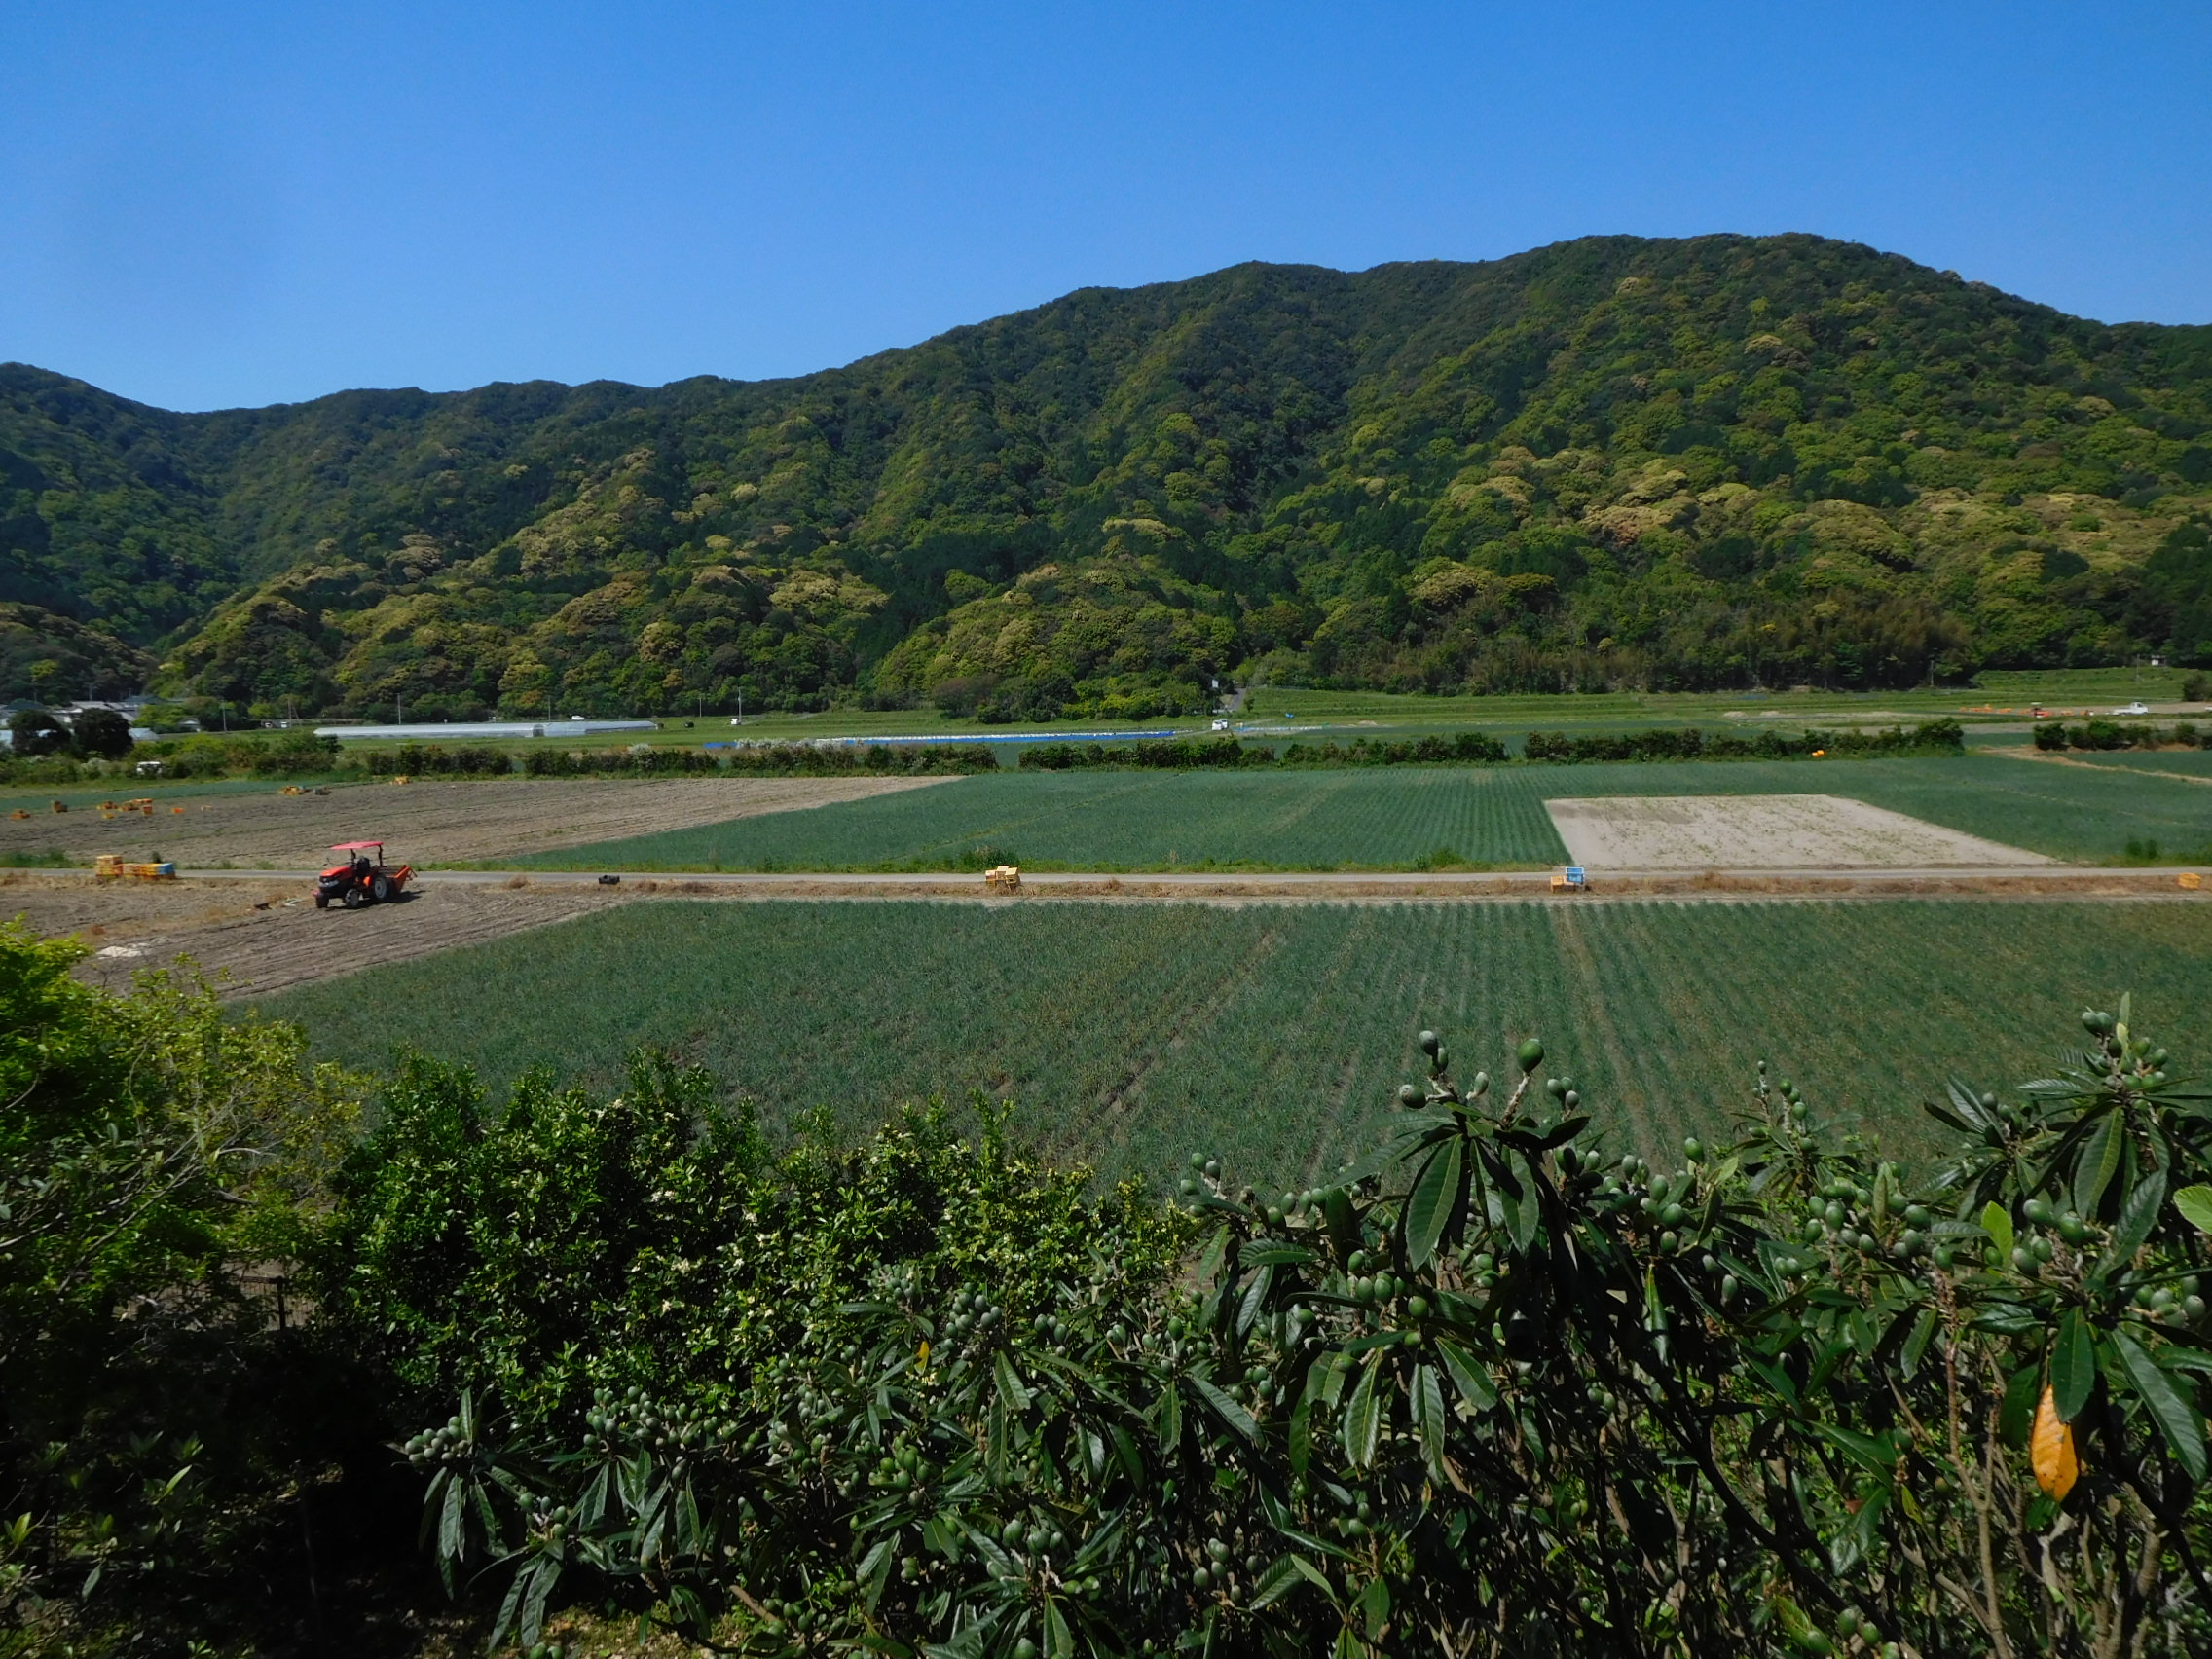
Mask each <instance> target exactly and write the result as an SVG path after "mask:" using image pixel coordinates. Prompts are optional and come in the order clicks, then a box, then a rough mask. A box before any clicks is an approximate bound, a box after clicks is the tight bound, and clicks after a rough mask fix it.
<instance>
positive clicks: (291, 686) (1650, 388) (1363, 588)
mask: <svg viewBox="0 0 2212 1659" xmlns="http://www.w3.org/2000/svg"><path fill="white" fill-rule="evenodd" d="M2207 432H2212V327H2207V326H2199V325H2178V326H2177V325H2161V324H2145V323H2122V324H2110V325H2108V324H2103V323H2096V322H2091V321H2087V320H2085V319H2081V318H2074V317H2069V316H2067V315H2065V314H2064V313H2060V312H2057V311H2056V310H2054V309H2052V308H2050V307H2047V306H2042V305H2039V304H2037V303H2035V302H2032V301H2027V300H2022V299H2019V298H2017V297H2015V296H2011V295H2008V294H2004V293H2002V292H2000V291H1999V290H1997V289H1994V288H1991V287H1988V286H1987V285H1986V284H1976V283H1968V282H1965V281H1964V280H1962V279H1960V278H1959V277H1957V276H1955V275H1954V274H1946V273H1939V272H1934V271H1930V270H1928V269H1927V268H1925V267H1922V266H1918V265H1915V264H1913V263H1912V262H1911V261H1909V260H1907V259H1904V258H1903V257H1902V256H1899V255H1894V254H1883V253H1879V252H1876V251H1875V250H1873V249H1870V248H1865V247H1863V246H1861V245H1860V244H1856V243H1846V242H1836V241H1829V240H1824V239H1820V238H1815V237H1809V236H1802V235H1792V236H1787V237H1772V238H1750V237H1726V236H1719V237H1704V238H1693V239H1682V240H1643V239H1637V238H1621V237H1608V238H1585V239H1579V240H1573V241H1567V242H1561V243H1555V244H1551V245H1549V246H1547V247H1544V248H1537V249H1530V250H1529V251H1527V252H1525V253H1520V254H1515V255H1512V256H1509V257H1508V258H1505V259H1501V260H1494V261H1487V262H1482V263H1479V264H1460V263H1456V262H1449V261H1402V262H1393V263H1391V264H1387V265H1383V266H1377V267H1372V268H1370V269H1369V270H1367V271H1364V272H1353V273H1345V272H1336V271H1331V270H1329V269H1328V268H1325V267H1319V266H1280V265H1270V264H1266V263H1262V262H1246V263H1244V264H1241V265H1236V266H1231V267H1228V268H1226V269H1224V270H1222V271H1218V272H1213V273H1209V274H1207V275H1205V276H1199V277H1195V278H1190V279H1188V280H1185V281H1179V282H1163V283H1152V284H1146V285H1144V286H1142V287H1139V288H1128V289H1115V288H1102V287H1092V288H1085V289H1078V290H1076V291H1074V292H1073V293H1070V294H1068V295H1064V296H1062V297H1061V298H1059V299H1057V300H1053V301H1050V302H1048V303H1046V304H1045V305H1042V306H1038V307H1033V308H1030V309H1028V310H1026V311H1023V312H1017V313H1009V314H1008V315H1006V316H1002V317H996V318H990V319H986V320H985V321H982V322H978V323H971V324H964V325H961V326H960V327H957V328H954V329H950V330H947V331H945V332H944V333H942V334H940V335H938V336H935V337H933V338H932V339H930V340H927V341H924V342H921V343H919V344H918V345H915V346H911V347H900V348H893V349H890V350H884V351H879V352H875V353H871V354H869V355H868V356H866V357H862V358H859V359H856V360H855V361H854V362H852V363H849V364H845V365H842V366H840V367H837V368H831V369H824V370H819V371H816V372H814V373H812V374H808V375H801V376H793V377H785V378H780V379H777V380H771V381H750V382H747V381H730V380H725V379H722V378H719V377H714V376H693V377H687V378H685V379H683V380H679V381H672V382H669V383H666V384H665V385H663V386H661V387H633V386H629V385H627V384H625V383H621V382H613V381H598V382H590V383H585V384H584V385H582V386H575V387H570V386H565V385H562V384H561V383H557V382H546V381H534V382H513V383H494V384H493V385H490V386H487V387H475V388H471V389H469V390H466V391H458V392H424V391H421V390H418V389H413V388H391V389H365V390H351V391H343V392H336V393H332V394H329V395H327V396H325V397H322V398H317V399H313V400H310V401H308V402H305V403H298V404H282V405H272V406H269V407H267V408H263V409H251V410H231V411H214V412H208V413H204V414H176V413H173V412H168V411H163V410H159V409H155V408H152V407H150V406H146V405H141V404H135V403H132V402H130V401H129V400H127V399H122V398H117V397H114V396H112V395H110V394H107V393H104V392H101V391H100V390H99V389H98V388H96V387H90V386H89V385H87V384H86V383H84V382H81V381H73V380H70V379H69V378H68V377H66V376H60V375H56V374H54V373H52V372H51V371H46V370H40V369H34V368H31V367H29V366H27V365H13V364H11V365H5V366H0V602H6V603H7V605H8V612H9V615H10V616H13V617H14V618H15V619H16V623H17V625H16V626H14V627H9V626H5V625H0V685H5V686H6V687H8V692H7V694H9V695H19V694H22V693H23V692H24V691H26V690H29V691H45V692H49V693H53V692H57V691H62V692H66V691H74V692H76V693H77V694H83V693H84V692H85V691H89V690H92V689H96V688H107V687H111V686H112V685H114V684H117V683H121V682H123V681H126V680H129V679H130V678H132V677H133V676H136V675H142V674H144V672H145V667H144V664H145V662H146V660H147V655H146V653H149V652H150V653H152V655H153V656H154V657H155V658H157V659H158V662H159V666H158V667H157V668H156V669H155V671H154V674H153V679H154V682H155V683H156V684H157V685H159V686H161V687H162V688H164V689H167V690H171V691H174V692H177V693H181V694H186V695H198V696H202V697H210V698H218V699H222V700H224V701H227V702H230V703H232V704H234V705H242V706H245V707H259V708H260V709H262V710H263V711H264V712H285V711H287V710H289V709H298V710H300V711H302V712H314V711H331V712H340V711H350V710H363V711H365V710H368V709H372V708H381V707H386V706H388V705H389V703H390V702H391V700H392V699H393V698H394V697H395V696H396V697H399V698H401V699H403V700H404V701H405V703H406V704H407V706H409V707H410V708H414V709H417V710H419V711H421V712H423V713H424V714H426V715H427V714H432V713H437V712H447V713H452V714H455V715H468V714H475V713H478V712H481V711H486V710H491V709H500V710H504V711H506V712H510V713H532V712H541V711H548V710H551V709H553V708H555V707H558V708H559V709H560V710H561V711H562V712H579V713H588V712H610V713H611V712H626V711H629V710H647V711H662V710H672V709H676V708H681V707H690V706H699V705H701V704H703V703H709V702H711V703H715V704H720V703H724V702H727V701H729V700H730V699H731V698H733V697H734V695H735V694H736V693H737V692H738V691H740V690H743V691H744V692H745V694H746V697H747V700H748V702H749V704H753V705H755V706H775V705H778V704H781V705H783V706H819V705H820V704H822V703H824V702H826V701H829V700H833V699H838V698H852V697H859V698H863V699H867V700H873V701H876V702H879V703H911V702H917V701H931V702H936V703H938V704H940V705H941V706H944V707H947V708H953V709H958V710H961V711H963V712H971V711H972V712H979V713H982V714H984V715H985V716H986V717H988V716H991V715H1004V716H1005V717H1006V718H1010V719H1011V718H1024V719H1027V718H1037V717H1039V716H1042V715H1045V714H1048V713H1051V712H1081V713H1089V714H1098V715H1111V714H1118V713H1133V714H1146V713H1152V712H1156V711H1158V710H1160V709H1164V708H1173V707H1186V706H1192V705H1194V704H1198V703H1201V702H1202V701H1203V699H1204V696H1205V693H1206V690H1207V685H1206V682H1208V681H1211V680H1213V679H1216V678H1225V677H1231V676H1236V675H1242V676H1244V677H1247V678H1250V677H1261V678H1272V679H1275V680H1278V681H1303V682H1314V683H1343V684H1369V685H1378V686H1384V687H1394V688H1419V687H1433V688H1439V689H1442V688H1447V687H1450V688H1465V689H1475V690H1480V689H1484V688H1488V687H1494V688H1499V689H1506V688H1512V689H1538V688H1546V687H1556V688H1566V687H1572V686H1587V685H1598V684H1643V685H1653V686H1665V685H1675V684H1679V685H1722V684H1747V683H1752V682H1795V681H1798V680H1810V681H1815V682H1828V683H1834V684H1868V685H1871V684H1884V683H1902V682H1914V681H1918V680H1921V679H1923V678H1926V677H1928V676H1929V675H1931V674H1934V675H1936V676H1938V677H1942V676H1957V675H1961V674H1964V673H1967V672H1970V671H1971V670H1972V669H1973V668H1975V667H1978V666H1987V665H2004V666H2012V665H2030V664H2036V663H2054V662H2092V661H2111V660H2120V659H2122V658H2124V657H2125V656H2126V655H2128V654H2131V653H2134V652H2139V651H2141V650H2145V649H2153V648H2164V649H2168V650H2172V651H2174V652H2175V653H2176V654H2177V655H2180V656H2184V657H2189V658H2192V659H2193V660H2194V659H2196V658H2200V657H2202V656H2204V655H2205V653H2206V651H2207V650H2212V644H2208V642H2212V600H2208V590H2212V550H2208V549H2207V547H2206V545H2205V543H2206V534H2205V533H2206V526H2207V522H2208V521H2207V513H2208V511H2212V445H2208V444H2207V442H2206V441H2205V440H2206V434H2207ZM34 612H45V613H51V614H53V615H55V616H58V617H63V618H66V619H67V620H68V621H69V622H71V623H74V624H75V630H74V632H73V633H72V634H70V636H69V642H70V643H69V645H68V649H67V650H66V651H65V650H63V649H62V648H61V645H60V644H59V643H58V642H59V640H60V630H59V629H55V630H54V631H53V632H54V636H55V642H56V643H55V645H54V646H53V648H52V649H48V648H47V647H46V646H45V645H42V644H41V643H40V637H39V629H38V627H37V626H36V616H35V614H33V613H34ZM4 621H5V619H4V618H0V623H4ZM102 638H104V639H110V640H112V641H114V642H115V650H114V652H113V660H112V661H110V662H108V663H106V664H104V665H101V664H96V663H92V661H91V659H90V657H89V656H88V649H89V647H88V646H87V645H86V642H87V641H89V640H98V639H102ZM93 654H96V651H95V652H94V653H93ZM40 662H49V663H52V664H54V666H52V667H49V668H47V669H45V670H44V671H40V670H39V668H38V664H39V663H40ZM34 676H35V677H36V681H35V683H34V678H33V677H34ZM71 682H77V683H71Z"/></svg>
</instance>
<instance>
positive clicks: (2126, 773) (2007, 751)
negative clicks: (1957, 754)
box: [1984, 745, 2212, 784]
mask: <svg viewBox="0 0 2212 1659" xmlns="http://www.w3.org/2000/svg"><path fill="white" fill-rule="evenodd" d="M1984 753H1986V754H1990V755H2002V756H2005V757H2006V758H2007V759H2009V760H2034V761H2037V762H2039V763H2040V764H2042V765H2045V766H2079V767H2081V768H2082V770H2083V771H2084V772H2099V773H2102V774H2103V775H2104V776H2105V777H2108V778H2110V777H2115V776H2118V777H2122V778H2172V779H2174V780H2175V781H2176V782H2177V783H2184V784H2212V778H2200V777H2198V776H2197V775H2196V774H2195V773H2194V772H2168V771H2164V770H2162V769H2160V768H2157V767H2153V766H2128V767H2125V768H2121V767H2115V766H2100V765H2098V764H2097V763H2096V762H2095V761H2093V760H2076V759H2074V758H2073V757H2072V756H2065V755H2053V754H2051V753H2050V751H2049V750H2047V749H2012V748H2004V749H1999V748H1997V747H1995V746H1994V745H1993V746H1991V747H1990V748H1989V749H1988V750H1986V751H1984Z"/></svg>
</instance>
